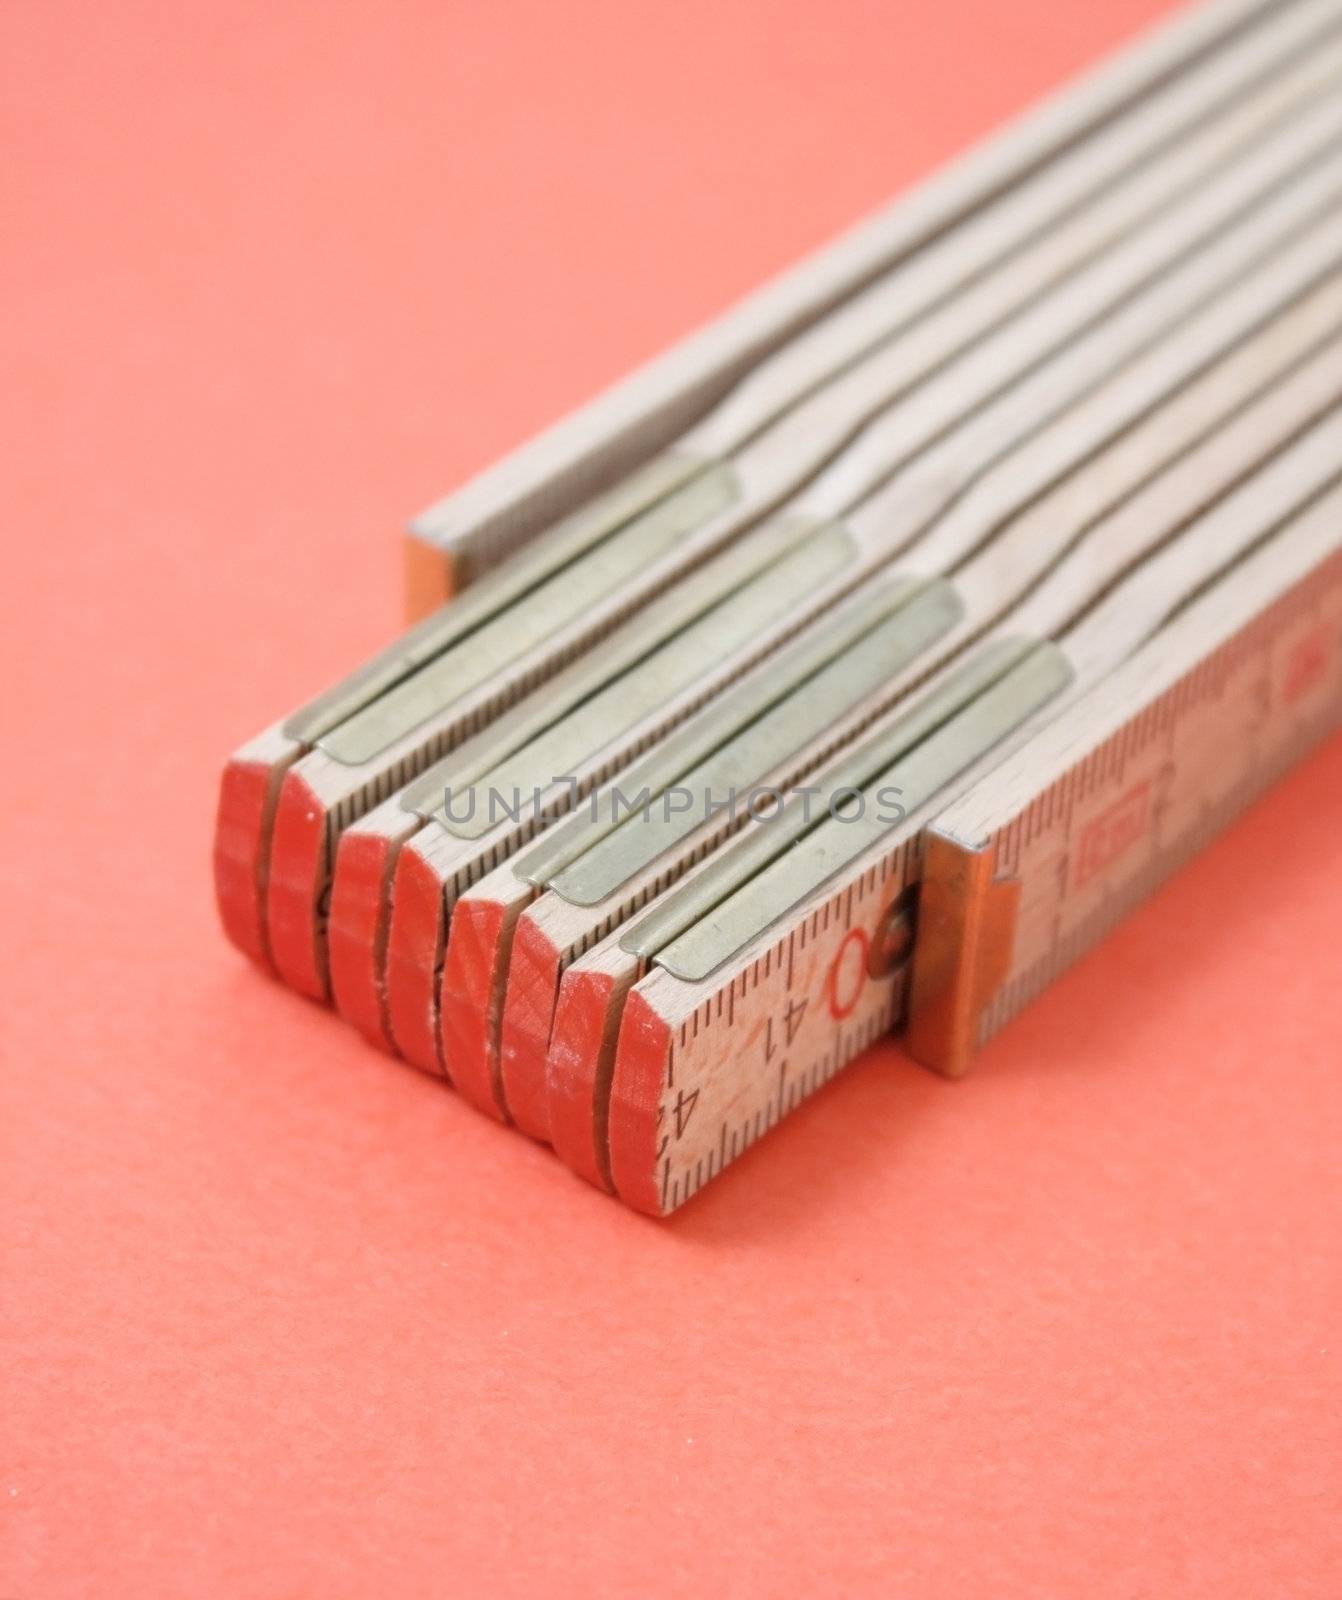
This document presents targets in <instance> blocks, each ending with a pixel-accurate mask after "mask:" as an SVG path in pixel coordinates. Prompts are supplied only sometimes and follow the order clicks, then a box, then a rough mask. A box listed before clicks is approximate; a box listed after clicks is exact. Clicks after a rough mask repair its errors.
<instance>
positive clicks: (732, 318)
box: [402, 0, 1271, 621]
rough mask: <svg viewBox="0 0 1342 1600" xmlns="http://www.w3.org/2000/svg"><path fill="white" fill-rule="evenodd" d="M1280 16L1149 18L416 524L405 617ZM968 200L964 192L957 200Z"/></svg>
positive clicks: (1224, 13) (1214, 4)
mask: <svg viewBox="0 0 1342 1600" xmlns="http://www.w3.org/2000/svg"><path fill="white" fill-rule="evenodd" d="M1270 11H1271V5H1270V4H1269V3H1268V0H1195V3H1193V4H1191V5H1182V6H1179V7H1177V8H1176V9H1175V10H1174V11H1173V12H1172V13H1170V14H1167V15H1165V16H1162V17H1159V18H1156V19H1154V20H1153V21H1152V22H1150V23H1148V24H1147V25H1146V26H1145V27H1143V28H1141V29H1139V30H1138V31H1137V32H1135V33H1134V34H1132V35H1130V36H1129V37H1128V39H1127V40H1126V41H1124V42H1123V43H1120V44H1119V45H1118V46H1116V47H1114V48H1112V49H1110V50H1108V51H1106V52H1105V53H1104V54H1102V55H1101V56H1100V57H1099V58H1098V59H1093V60H1092V61H1090V62H1089V63H1088V64H1087V65H1085V66H1083V67H1081V68H1080V69H1079V70H1078V71H1076V72H1074V73H1072V74H1071V75H1070V76H1068V77H1067V78H1065V79H1064V80H1063V81H1062V82H1061V83H1060V84H1058V85H1056V86H1055V87H1054V88H1052V89H1051V90H1049V91H1047V92H1045V93H1044V94H1043V95H1041V96H1038V97H1036V98H1035V99H1034V100H1033V101H1032V102H1030V103H1028V104H1027V105H1026V106H1025V107H1024V108H1023V109H1021V110H1020V111H1018V112H1017V113H1016V114H1015V115H1014V116H1012V117H1010V118H1009V119H1008V120H1007V121H1006V122H1005V123H1004V124H999V125H998V126H997V127H996V128H995V129H994V130H993V131H991V132H990V133H988V134H986V135H984V136H982V137H980V138H978V139H976V140H974V141H973V142H972V143H971V144H970V145H969V146H968V147H967V148H965V149H962V150H960V151H959V152H958V153H957V154H955V155H954V156H952V157H951V158H950V159H949V160H948V161H945V162H943V163H941V164H940V165H939V166H938V167H937V168H936V169H934V171H933V172H932V173H931V174H930V175H928V176H927V177H925V178H923V179H922V180H919V181H917V182H915V183H914V184H913V185H911V186H910V187H909V188H907V189H905V190H904V191H902V192H901V193H900V194H898V195H897V196H896V197H895V198H894V199H893V200H892V201H890V202H888V203H887V204H886V205H884V206H883V207H881V208H879V209H878V210H877V211H875V212H874V213H872V214H871V215H870V216H868V217H867V218H866V219H865V220H863V221H860V222H858V223H857V224H856V225H854V226H852V227H850V228H848V229H846V230H844V231H843V232H841V233H840V234H839V235H838V236H837V238H835V239H834V240H832V241H831V242H830V243H828V244H825V245H822V246H820V247H819V248H818V249H817V250H814V251H812V252H810V253H809V254H807V255H806V256H804V257H803V259H802V260H801V261H800V262H799V263H798V264H797V265H795V266H793V267H791V268H788V269H786V270H784V271H783V272H782V273H780V274H777V275H775V276H774V277H772V278H770V279H768V280H766V282H765V283H764V284H763V285H762V286H761V287H760V288H758V289H755V290H753V291H751V292H750V293H748V294H747V295H746V296H745V297H744V298H742V299H740V300H738V301H737V302H736V303H735V304H733V305H731V306H729V308H728V309H727V310H726V311H725V312H723V313H721V314H720V315H718V316H717V317H715V318H713V319H711V320H710V321H709V322H707V323H705V324H703V325H701V326H700V327H699V328H698V329H696V330H695V331H694V332H692V333H690V334H689V335H688V336H687V337H686V338H684V339H682V340H680V341H678V342H676V343H675V344H673V345H671V347H670V348H669V349H667V350H665V351H663V352H662V353H661V354H659V355H657V356H654V357H653V358H652V359H650V360H648V361H646V362H644V363H642V364H640V365H639V366H637V367H636V368H635V369H634V371H633V372H632V373H630V374H628V375H627V376H625V377H624V378H622V379H619V380H617V381H616V382H615V383H614V384H612V385H610V386H609V387H607V388H606V389H604V390H602V391H601V392H600V393H599V394H598V395H597V396H596V397H595V398H594V399H592V400H590V401H588V402H587V403H586V404H584V405H582V406H580V407H578V408H577V409H576V410H574V411H572V412H569V413H568V414H566V415H565V416H564V417H562V418H561V419H560V420H559V421H558V422H555V423H553V424H551V425H550V426H549V427H547V428H545V429H543V430H542V431H541V432H540V433H538V434H536V435H535V436H534V437H532V438H531V439H530V440H529V441H528V442H526V443H524V444H523V445H521V446H520V447H519V448H518V449H516V450H514V451H512V452H510V453H509V454H508V455H506V456H504V457H503V458H502V459H501V460H499V461H498V462H496V463H494V464H493V465H492V466H490V467H487V468H486V469H485V470H484V471H483V472H481V473H479V474H477V475H476V476H475V477H473V478H471V479H470V480H468V482H467V483H466V484H464V485H463V486H462V487H461V488H460V489H458V490H456V491H455V492H453V493H451V494H449V495H448V496H446V497H445V498H443V499H441V500H439V501H437V502H435V503H434V504H433V505H431V506H429V507H428V508H427V509H426V510H424V511H422V512H421V513H419V514H418V515H417V516H416V517H415V518H414V519H413V520H412V521H411V522H410V524H409V525H408V527H407V528H406V529H405V531H404V534H403V539H402V545H403V569H404V587H405V603H406V613H407V618H408V620H410V621H414V620H417V619H418V618H420V617H423V616H424V615H425V614H427V612H429V611H431V610H432V609H434V608H435V607H436V606H438V605H440V604H442V602H443V601H444V600H446V599H448V598H449V597H450V596H451V595H452V594H453V593H455V592H458V591H459V590H460V589H461V588H463V587H464V586H465V585H466V584H467V583H469V582H470V581H472V580H473V579H474V578H476V577H477V576H479V575H480V573H482V572H485V571H488V570H489V569H490V568H491V567H493V566H495V565H497V564H498V563H499V562H501V561H502V560H504V559H505V558H506V557H507V556H508V555H509V554H511V553H512V552H513V551H514V550H516V549H517V548H519V547H520V546H521V545H522V544H524V543H525V542H526V541H527V540H528V539H530V538H531V537H533V536H534V535H535V534H537V533H539V532H540V531H541V530H542V529H543V528H544V527H546V526H548V525H549V523H551V522H552V521H553V520H555V519H556V518H558V517H560V516H562V515H565V514H566V513H567V512H569V511H571V510H573V509H574V508H575V507H577V506H578V505H580V504H582V503H583V502H584V501H585V500H586V499H588V498H589V497H590V496H591V495H592V494H593V493H595V492H597V491H598V490H599V489H600V488H602V487H603V486H604V485H606V484H608V483H610V482H611V481H612V480H614V479H616V478H618V477H619V476H621V475H622V474H624V473H626V472H628V471H630V470H631V469H633V468H634V467H636V466H638V465H639V464H641V463H642V462H644V461H646V460H647V459H648V458H649V457H651V456H652V455H654V454H655V453H656V452H657V451H658V450H659V449H661V448H663V447H664V446H666V445H668V444H670V443H671V442H672V441H673V440H674V439H675V438H676V437H677V436H678V435H679V434H680V433H681V432H683V431H684V429H685V428H687V427H688V426H690V425H691V424H692V423H693V422H695V421H697V420H698V419H699V418H700V417H701V416H703V415H704V414H705V413H706V412H707V411H708V410H709V409H710V408H711V407H712V406H713V405H714V404H715V403H716V402H717V401H718V400H719V399H720V398H721V397H722V396H723V395H724V394H725V393H726V392H727V390H729V389H730V387H731V386H732V384H733V383H735V382H736V381H737V380H738V379H739V378H741V377H742V376H744V375H745V373H746V372H748V371H749V369H750V368H751V367H752V366H753V365H754V364H756V363H757V362H758V361H760V360H762V359H764V358H765V357H767V356H768V355H769V354H770V353H771V351H772V350H774V349H776V348H778V347H779V346H780V345H781V344H783V343H785V342H786V341H787V340H788V339H790V338H792V337H794V336H795V335H796V334H798V333H800V332H801V331H803V330H804V329H805V328H806V327H808V326H810V325H812V324H814V323H815V322H816V321H818V320H819V319H820V318H822V317H823V316H825V315H827V314H828V313H829V312H831V311H833V310H835V309H836V308H837V307H838V306H840V305H841V304H842V303H843V302H844V301H846V300H848V299H850V298H851V297H853V296H854V295H856V294H858V293H860V292H861V291H862V290H863V289H864V288H866V287H867V286H868V285H869V284H870V283H871V282H872V281H874V280H875V279H876V278H878V277H879V276H880V275H881V274H882V273H883V272H886V271H888V270H890V268H891V267H892V266H893V265H894V264H895V263H897V262H898V261H899V260H901V259H903V258H904V257H905V256H907V255H909V254H911V253H913V252H914V251H915V250H917V249H918V248H920V247H921V246H922V245H923V244H925V243H926V242H927V239H928V238H929V237H933V236H935V235H936V234H937V233H939V232H941V231H942V230H943V229H944V228H945V227H947V226H951V225H953V224H954V221H955V220H956V219H957V218H958V217H959V216H961V215H963V214H967V213H968V212H969V211H971V210H973V209H974V208H975V207H976V206H977V205H981V204H983V203H984V202H985V200H986V199H988V198H989V197H991V195H992V194H994V193H997V192H1001V191H1002V190H1003V189H1004V188H1006V187H1009V185H1010V183H1011V181H1012V180H1011V179H1010V178H1004V177H1002V176H1001V175H1000V174H999V175H998V176H997V177H996V178H995V179H993V178H992V174H993V172H994V171H995V170H996V168H997V167H999V166H1000V165H1001V163H1002V162H1003V159H1004V154H1005V153H1007V152H1010V151H1011V150H1012V149H1013V147H1015V146H1017V145H1024V146H1025V147H1026V148H1027V149H1029V148H1032V147H1033V145H1034V144H1038V143H1041V142H1042V143H1044V144H1051V145H1052V147H1053V148H1054V150H1056V149H1057V148H1058V147H1060V146H1061V145H1063V144H1065V143H1066V141H1067V138H1068V134H1067V131H1066V130H1067V128H1068V126H1069V125H1070V124H1072V123H1075V122H1077V121H1079V122H1080V123H1081V124H1082V125H1083V126H1089V125H1093V124H1094V123H1095V122H1096V121H1097V119H1098V120H1099V121H1103V120H1104V118H1105V115H1106V114H1105V113H1104V112H1103V111H1102V110H1097V109H1091V110H1090V111H1089V112H1087V111H1086V109H1085V108H1086V106H1087V104H1088V103H1092V105H1093V103H1094V102H1099V103H1100V105H1101V106H1103V105H1105V104H1107V103H1109V102H1117V103H1119V104H1121V103H1122V102H1123V101H1124V100H1125V99H1127V98H1129V97H1132V96H1134V95H1140V94H1142V93H1143V92H1150V89H1151V88H1152V87H1154V86H1155V85H1156V84H1158V83H1160V82H1162V81H1164V80H1165V79H1166V78H1168V77H1169V76H1171V75H1173V74H1174V73H1175V72H1177V71H1178V70H1180V69H1181V68H1184V67H1187V66H1188V65H1189V64H1190V63H1191V62H1192V61H1195V60H1198V59H1201V58H1202V57H1204V56H1205V55H1207V54H1210V53H1211V52H1213V51H1214V50H1216V49H1218V48H1220V47H1221V46H1223V45H1225V44H1226V43H1228V42H1229V41H1230V40H1231V39H1233V38H1235V37H1237V36H1239V35H1240V34H1241V33H1243V32H1246V31H1248V30H1249V29H1252V28H1253V27H1254V26H1256V24H1257V23H1258V21H1260V20H1261V19H1262V18H1263V17H1265V16H1266V15H1267V14H1268V13H1269V12H1270ZM1134 77H1136V78H1141V79H1148V80H1150V82H1149V85H1148V88H1147V89H1146V90H1142V89H1134V88H1133V87H1132V82H1131V80H1132V79H1133V78H1134ZM1111 114H1112V113H1111ZM1007 159H1009V156H1008V157H1007ZM1045 159H1046V158H1045ZM1027 164H1028V163H1027ZM958 189H963V190H964V191H965V194H964V195H962V196H961V197H960V198H959V199H958V200H956V199H954V198H953V197H954V196H955V195H956V193H957V190H958ZM920 207H921V208H923V209H928V208H930V209H931V213H932V214H931V216H930V217H928V218H927V219H925V220H924V219H921V218H920V216H919V210H920Z"/></svg>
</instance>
